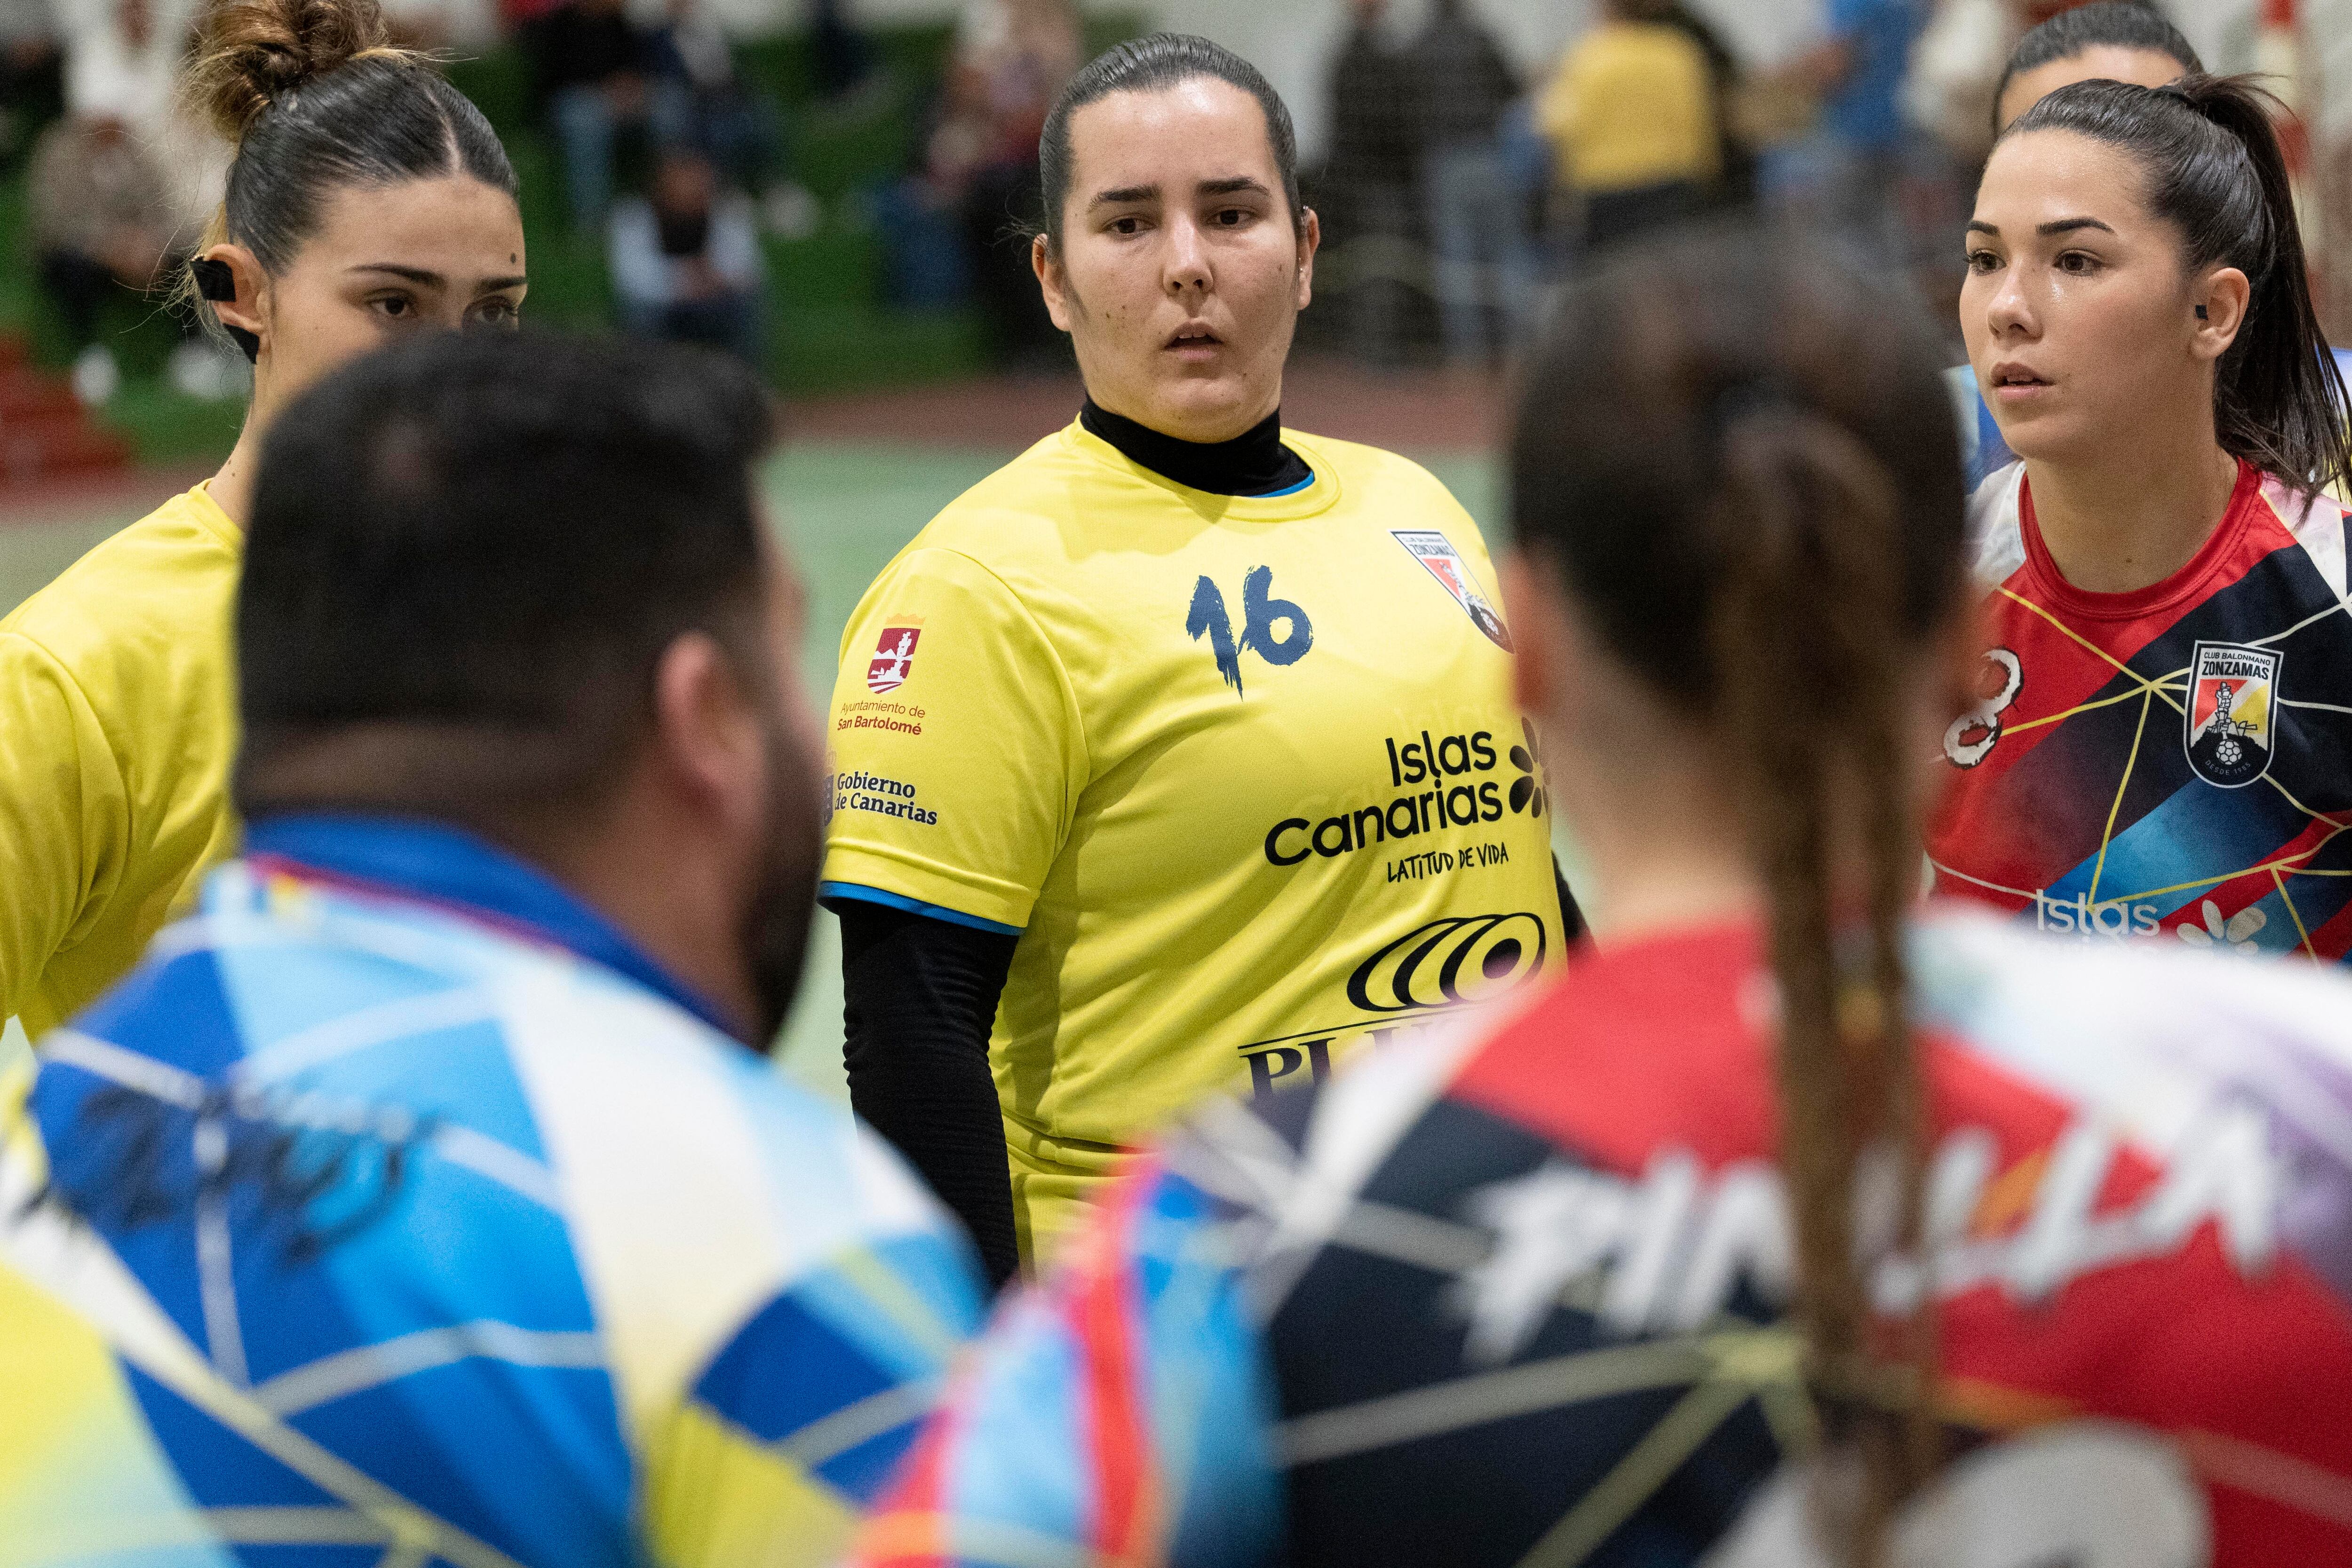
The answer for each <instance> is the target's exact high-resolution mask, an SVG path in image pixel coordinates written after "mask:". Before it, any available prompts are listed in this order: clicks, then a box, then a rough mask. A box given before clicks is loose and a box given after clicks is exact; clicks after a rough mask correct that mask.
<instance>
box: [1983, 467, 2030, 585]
mask: <svg viewBox="0 0 2352 1568" xmlns="http://www.w3.org/2000/svg"><path fill="white" fill-rule="evenodd" d="M2024 483H2025V465H2024V464H2023V463H2022V462H2017V463H2011V464H2010V465H2008V466H2007V467H2005V468H1996V469H1994V470H1993V471H1992V472H1991V473H1990V474H1988V475H1986V476H1985V477H1984V483H1983V484H1981V485H1979V486H1977V487H1976V493H1975V494H1973V495H1971V496H1970V497H1969V569H1970V570H1973V571H1974V572H1975V573H1976V574H1977V580H1978V581H1979V582H1980V583H1982V584H1983V585H1984V586H1985V587H1987V588H1992V587H1995V586H1997V585H1998V584H2000V583H2003V582H2006V581H2008V580H2009V578H2010V574H2011V573H2012V572H2014V571H2015V570H2017V569H2018V568H2019V567H2021V566H2023V565H2024V564H2025V525H2024V523H2023V521H2022V520H2021V513H2020V512H2019V510H2018V496H2019V492H2020V489H2021V486H2023V485H2024Z"/></svg>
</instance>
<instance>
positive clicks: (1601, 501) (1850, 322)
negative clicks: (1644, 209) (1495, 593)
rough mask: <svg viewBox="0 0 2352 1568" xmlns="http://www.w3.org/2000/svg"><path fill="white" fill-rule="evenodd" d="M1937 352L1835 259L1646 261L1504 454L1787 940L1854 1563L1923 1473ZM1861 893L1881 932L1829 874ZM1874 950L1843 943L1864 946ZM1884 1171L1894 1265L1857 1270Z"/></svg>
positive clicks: (1805, 1282) (1716, 256) (1626, 279)
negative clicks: (1922, 810) (1699, 767)
mask: <svg viewBox="0 0 2352 1568" xmlns="http://www.w3.org/2000/svg"><path fill="white" fill-rule="evenodd" d="M1941 363H1942V356H1941V354H1940V352H1939V350H1938V347H1937V336H1936V332H1935V329H1934V328H1933V327H1932V325H1931V324H1930V323H1929V322H1927V320H1926V319H1925V318H1924V317H1923V315H1922V313H1921V312H1920V310H1919V308H1918V307H1917V305H1916V302H1914V301H1913V300H1911V299H1910V298H1907V297H1906V296H1904V295H1902V294H1899V293H1896V292H1895V291H1893V290H1891V289H1890V288H1888V287H1885V285H1884V284H1883V283H1882V282H1881V281H1880V280H1879V278H1878V277H1877V275H1875V274H1874V273H1873V272H1871V271H1869V270H1868V269H1866V268H1864V267H1862V266H1860V265H1858V264H1857V263H1855V262H1854V261H1853V260H1852V259H1850V258H1848V257H1846V256H1843V254H1840V253H1837V252H1834V251H1831V250H1829V249H1826V248H1824V247H1822V246H1818V245H1814V244H1809V243H1808V242H1805V241H1803V240H1801V239H1800V238H1798V237H1797V236H1795V235H1783V234H1779V233H1775V232H1773V231H1770V230H1769V229H1761V228H1751V227H1743V228H1738V229H1734V230H1730V231H1727V232H1724V233H1721V234H1717V235H1712V236H1706V237H1693V238H1685V239H1683V240H1680V241H1675V242H1666V243H1663V244H1658V245H1653V246H1643V247H1636V248H1635V249H1633V250H1630V251H1628V252H1627V253H1625V254H1624V255H1623V256H1620V257H1618V258H1616V259H1615V260H1613V261H1612V263H1611V264H1610V265H1609V266H1607V267H1604V268H1603V269H1602V270H1601V272H1600V273H1599V274H1598V275H1597V276H1595V277H1592V278H1591V279H1590V280H1588V281H1586V282H1584V283H1583V284H1581V285H1580V287H1577V288H1576V289H1575V290H1574V291H1573V292H1572V293H1571V294H1570V296H1569V297H1568V298H1567V299H1566V300H1565V301H1564V303H1563V305H1562V307H1561V309H1560V311H1559V316H1558V318H1557V319H1555V321H1554V322H1553V324H1552V326H1551V329H1549V332H1548V333H1547V335H1546V339H1545V341H1544V343H1543V344H1542V346H1541V347H1540V348H1539V349H1538V352H1537V354H1536V356H1535V359H1534V361H1533V363H1532V365H1531V367H1530V370H1529V372H1528V382H1527V385H1526V388H1525V391H1524V392H1523V394H1522V398H1521V402H1520V405H1519V411H1518V416H1517V432H1516V435H1515V439H1514V442H1513V446H1512V478H1513V499H1512V507H1513V517H1514V521H1515V527H1516V530H1517V538H1518V542H1519V544H1520V546H1521V548H1522V549H1525V550H1526V551H1527V552H1528V555H1529V556H1530V558H1531V559H1533V560H1534V561H1535V562H1537V563H1538V565H1539V566H1546V567H1549V568H1551V569H1554V570H1557V571H1558V572H1559V574H1560V577H1561V579H1562V580H1563V582H1564V584H1565V586H1566V588H1567V590H1568V592H1569V594H1570V598H1571V599H1572V600H1573V601H1574V602H1575V603H1576V605H1577V606H1578V608H1579V610H1580V612H1581V613H1582V614H1583V616H1584V617H1585V618H1586V619H1587V620H1588V622H1590V624H1591V627H1592V629H1593V631H1594V632H1595V633H1596V634H1597V636H1598V637H1599V638H1600V640H1601V643H1602V644H1603V645H1604V646H1605V647H1606V648H1607V649H1608V650H1609V652H1610V653H1612V654H1613V655H1614V656H1615V657H1616V659H1618V660H1619V661H1620V662H1621V663H1622V664H1623V665H1624V666H1625V668H1626V669H1627V670H1628V671H1629V672H1630V673H1631V674H1632V675H1633V677H1634V684H1635V685H1636V686H1637V687H1638V688H1639V689H1637V690H1635V691H1631V692H1628V693H1627V694H1626V695H1625V701H1626V703H1627V705H1628V707H1629V710H1633V709H1638V707H1639V706H1642V705H1645V704H1656V705H1658V706H1663V707H1664V708H1666V709H1668V710H1670V711H1673V712H1675V713H1677V714H1679V715H1680V716H1683V717H1684V718H1685V719H1686V720H1688V721H1691V722H1693V723H1695V724H1696V725H1698V726H1699V727H1702V729H1703V730H1704V731H1705V732H1706V733H1707V734H1708V735H1710V736H1711V737H1713V738H1714V740H1715V741H1716V743H1717V747H1718V748H1719V756H1720V757H1721V759H1722V762H1723V766H1724V768H1725V771H1726V775H1727V778H1728V779H1730V780H1731V781H1732V782H1733V783H1734V784H1735V786H1736V789H1737V795H1738V801H1739V806H1740V810H1741V812H1742V816H1743V819H1744V825H1745V827H1746V830H1747V835H1748V841H1749V844H1750V846H1751V850H1752V853H1753V856H1754V860H1755V863H1756V865H1757V868H1758V872H1759V876H1760V878H1761V881H1762V883H1763V885H1764V887H1765V889H1766V892H1767V894H1768V897H1769V905H1770V910H1769V926H1770V950H1771V962H1772V969H1773V973H1774V975H1775V977H1776V978H1777V979H1778V981H1779V988H1780V1050H1779V1057H1778V1061H1779V1077H1780V1166H1781V1170H1782V1172H1783V1174H1784V1176H1785V1178H1786V1180H1787V1183H1788V1191H1789V1196H1790V1216H1791V1219H1792V1222H1793V1225H1794V1230H1795V1240H1796V1252H1797V1301H1796V1313H1797V1317H1798V1320H1799V1322H1801V1324H1802V1326H1803V1330H1804V1335H1805V1345H1806V1350H1807V1373H1808V1377H1809V1381H1810V1385H1811V1389H1812V1392H1813V1396H1814V1403H1815V1406H1816V1408H1817V1410H1818V1411H1819V1412H1820V1414H1821V1416H1822V1429H1823V1432H1824V1434H1825V1435H1826V1437H1827V1439H1828V1441H1829V1443H1830V1444H1831V1446H1832V1448H1833V1449H1835V1450H1837V1451H1838V1452H1840V1453H1842V1454H1843V1455H1846V1456H1849V1457H1851V1458H1853V1460H1855V1461H1856V1463H1857V1466H1858V1469H1859V1472H1860V1476H1861V1481H1862V1485H1861V1488H1860V1490H1859V1492H1858V1494H1853V1495H1846V1494H1844V1493H1843V1492H1841V1493H1840V1494H1839V1495H1838V1496H1836V1497H1832V1496H1830V1495H1828V1493H1827V1490H1826V1489H1825V1490H1824V1495H1823V1498H1822V1500H1823V1502H1824V1503H1825V1504H1827V1505H1830V1512H1831V1513H1832V1518H1833V1520H1834V1521H1835V1522H1836V1524H1837V1525H1838V1529H1837V1530H1836V1532H1835V1533H1836V1535H1837V1536H1838V1537H1839V1538H1841V1539H1842V1540H1843V1542H1844V1544H1845V1546H1846V1548H1847V1555H1848V1556H1849V1558H1850V1560H1851V1561H1853V1562H1856V1563H1869V1562H1875V1561H1877V1560H1879V1558H1880V1557H1881V1556H1882V1555H1883V1552H1884V1549H1885V1540H1886V1535H1887V1531H1888V1526H1889V1524H1890V1523H1891V1521H1892V1519H1893V1516H1894V1513H1895V1509H1896V1508H1897V1506H1898V1505H1899V1504H1900V1503H1901V1501H1902V1500H1904V1499H1905V1498H1906V1497H1907V1496H1909V1495H1910V1493H1911V1492H1912V1491H1914V1490H1916V1488H1917V1487H1918V1486H1919V1485H1920V1484H1922V1483H1923V1482H1924V1481H1925V1480H1926V1479H1927V1477H1928V1476H1929V1475H1930V1474H1931V1473H1932V1472H1933V1470H1934V1468H1935V1465H1936V1462H1937V1453H1936V1447H1935V1442H1936V1430H1937V1428H1936V1425H1935V1421H1934V1412H1933V1408H1932V1405H1931V1400H1930V1390H1931V1387H1932V1374H1933V1367H1934V1355H1935V1334H1934V1327H1933V1322H1932V1320H1931V1318H1930V1316H1929V1315H1928V1314H1929V1312H1931V1310H1932V1292H1923V1293H1922V1297H1921V1301H1920V1303H1919V1304H1918V1306H1917V1307H1916V1309H1915V1310H1914V1312H1913V1315H1912V1316H1911V1318H1910V1319H1909V1321H1908V1322H1907V1324H1906V1327H1905V1330H1904V1333H1903V1335H1902V1340H1901V1352H1902V1354H1901V1355H1900V1356H1899V1357H1898V1358H1896V1359H1895V1360H1892V1361H1889V1360H1887V1359H1885V1358H1883V1357H1881V1356H1880V1355H1879V1354H1876V1351H1877V1349H1878V1347H1879V1346H1880V1345H1881V1343H1882V1342H1881V1341H1880V1339H1879V1338H1878V1336H1877V1333H1876V1332H1875V1318H1874V1309H1873V1304H1872V1301H1871V1296H1870V1290H1869V1279H1870V1274H1871V1268H1872V1263H1873V1261H1874V1257H1873V1254H1874V1249H1884V1248H1885V1246H1886V1245H1888V1244H1890V1243H1891V1244H1893V1245H1894V1246H1895V1247H1898V1248H1900V1249H1902V1250H1904V1251H1906V1252H1908V1253H1910V1254H1911V1255H1913V1256H1916V1255H1917V1253H1918V1249H1919V1247H1920V1243H1921V1238H1922V1234H1923V1227H1922V1222H1921V1214H1922V1208H1923V1204H1924V1192H1925V1185H1926V1184H1925V1170H1926V1165H1927V1108H1926V1104H1925V1096H1924V1093H1923V1091H1922V1088H1921V1084H1920V1077H1919V1067H1918V1063H1917V1061H1916V1056H1915V1053H1914V1048H1913V1040H1912V1035H1911V1031H1910V1028H1909V1024H1908V1021H1907V1006H1906V1002H1907V994H1908V988H1907V980H1906V971H1905V962H1904V951H1903V915H1904V911H1905V909H1906V907H1907V906H1908V904H1909V903H1910V901H1911V898H1912V896H1913V892H1914V890H1915V888H1916V883H1917V873H1918V863H1919V862H1918V855H1919V852H1918V847H1917V846H1918V837H1917V823H1916V821H1913V813H1912V805H1911V800H1910V796H1909V792H1908V791H1907V790H1906V789H1903V788H1901V787H1900V785H1899V783H1898V782H1897V780H1899V779H1901V778H1902V777H1903V775H1904V774H1905V773H1906V771H1907V770H1908V768H1909V767H1910V764H1911V760H1912V758H1911V757H1910V755H1909V747H1908V746H1907V743H1906V706H1907V703H1906V691H1907V688H1908V685H1909V682H1910V679H1911V676H1912V673H1913V672H1914V671H1916V669H1917V668H1918V663H1919V660H1920V658H1921V657H1922V655H1923V653H1924V652H1925V650H1926V649H1927V646H1928V644H1929V643H1930V640H1931V639H1932V638H1933V637H1934V636H1936V635H1937V633H1938V632H1940V631H1941V629H1942V628H1944V627H1945V626H1947V625H1948V623H1949V622H1950V618H1951V616H1952V615H1953V614H1955V613H1956V612H1958V609H1959V607H1960V606H1961V604H1962V603H1963V602H1964V599H1965V594H1964V581H1965V574H1964V572H1963V570H1962V564H1961V563H1962V538H1963V523H1962V515H1963V509H1964V496H1963V490H1962V486H1961V478H1960V468H1959V453H1958V436H1957V434H1956V432H1955V431H1954V428H1953V423H1952V418H1951V413H1950V406H1949V403H1948V401H1947V399H1946V394H1945V393H1944V392H1943V390H1942V385H1941V382H1940V379H1939V376H1938V367H1939V366H1940V365H1941ZM1857 862H1860V863H1862V864H1864V865H1866V866H1867V868H1868V876H1867V888H1866V901H1865V906H1864V911H1861V912H1857V911H1852V910H1849V909H1847V908H1845V907H1843V905H1841V904H1839V902H1838V899H1839V894H1838V893H1837V891H1836V886H1835V881H1834V878H1835V874H1836V872H1837V869H1838V868H1840V867H1844V866H1850V865H1853V864H1855V863H1857ZM1854 913H1866V916H1867V918H1866V921H1865V923H1864V929H1863V930H1861V931H1858V932H1856V933H1854V939H1853V940H1851V941H1848V940H1845V939H1843V936H1842V932H1843V929H1844V928H1845V925H1846V921H1847V918H1848V917H1849V916H1850V915H1852V914H1854ZM1875 1151H1885V1152H1889V1153H1892V1154H1893V1155H1895V1172H1896V1176H1897V1179H1896V1183H1895V1187H1896V1191H1897V1192H1898V1193H1899V1196H1900V1203H1899V1205H1898V1206H1897V1212H1898V1214H1899V1216H1900V1219H1899V1222H1898V1224H1897V1226H1896V1227H1895V1231H1894V1233H1893V1234H1892V1235H1886V1236H1873V1237H1870V1238H1866V1240H1867V1241H1868V1242H1869V1245H1868V1246H1858V1245H1857V1235H1856V1224H1857V1218H1856V1217H1857V1210H1858V1209H1863V1208H1867V1207H1869V1206H1867V1205H1864V1204H1863V1203H1862V1202H1861V1201H1860V1197H1861V1193H1862V1190H1863V1189H1864V1187H1865V1186H1867V1185H1868V1183H1869V1180H1870V1177H1871V1172H1872V1170H1873V1169H1874V1168H1875V1167H1877V1166H1879V1165H1880V1164H1881V1162H1880V1161H1879V1160H1878V1158H1877V1156H1876V1154H1875V1153H1874V1152H1875Z"/></svg>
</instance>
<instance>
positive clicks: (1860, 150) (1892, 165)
mask: <svg viewBox="0 0 2352 1568" xmlns="http://www.w3.org/2000/svg"><path fill="white" fill-rule="evenodd" d="M1930 8H1931V6H1930V0H1829V34H1830V36H1829V37H1827V38H1826V39H1824V40H1822V42H1821V43H1819V44H1817V45H1815V46H1814V47H1812V48H1811V49H1809V50H1807V51H1806V52H1805V53H1804V54H1803V55H1801V56H1800V57H1798V58H1797V59H1796V60H1794V61H1792V62H1791V63H1790V65H1789V66H1788V67H1787V68H1786V74H1787V75H1788V76H1790V78H1793V79H1794V80H1796V81H1797V82H1798V83H1800V84H1801V85H1802V86H1804V87H1807V88H1810V89H1811V90H1812V91H1814V92H1815V93H1816V94H1818V95H1819V97H1820V99H1821V105H1822V110H1821V119H1820V122H1819V124H1818V125H1817V126H1816V127H1815V130H1814V132H1813V134H1812V135H1811V136H1809V137H1806V138H1803V139H1802V140H1801V141H1799V142H1797V143H1796V144H1794V145H1792V146H1790V147H1788V148H1783V149H1777V150H1775V152H1773V154H1772V155H1771V158H1770V160H1769V166H1768V167H1769V172H1768V173H1767V175H1766V177H1765V183H1766V185H1767V186H1768V194H1769V195H1770V196H1771V198H1772V199H1774V200H1775V201H1776V202H1778V203H1780V204H1783V205H1786V206H1789V207H1792V208H1795V209H1797V210H1800V211H1802V212H1805V213H1809V214H1812V215H1814V216H1815V217H1817V218H1819V219H1822V220H1824V221H1827V222H1830V223H1835V224H1843V225H1850V226H1852V227H1854V228H1858V229H1861V230H1864V231H1865V232H1869V233H1873V234H1874V235H1878V236H1879V237H1880V238H1881V239H1882V240H1883V241H1884V242H1885V244H1886V245H1887V246H1888V247H1889V248H1890V249H1895V248H1897V247H1899V246H1900V244H1901V235H1900V234H1899V231H1898V230H1897V229H1896V227H1895V225H1896V222H1897V220H1898V219H1899V217H1900V215H1901V214H1900V213H1899V211H1898V210H1897V208H1896V206H1895V201H1894V199H1893V198H1894V197H1895V193H1897V192H1899V191H1900V190H1901V189H1902V188H1903V185H1904V183H1905V182H1904V175H1905V169H1904V150H1905V142H1906V134H1907V132H1906V122H1905V119H1904V113H1903V103H1902V98H1903V84H1904V78H1905V75H1906V72H1907V71H1908V69H1909V68H1910V62H1911V47H1912V45H1913V44H1914V43H1915V42H1916V41H1917V39H1918V37H1919V35H1920V33H1921V31H1922V30H1923V29H1924V28H1925V27H1926V26H1927V16H1928V12H1929V10H1930Z"/></svg>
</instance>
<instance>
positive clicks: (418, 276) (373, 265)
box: [352, 261, 449, 288]
mask: <svg viewBox="0 0 2352 1568" xmlns="http://www.w3.org/2000/svg"><path fill="white" fill-rule="evenodd" d="M352 271H353V272H387V273H390V274H391V275H392V276H393V277H398V278H402V279H404V280H405V281H407V282H410V283H414V284H415V285H416V286H417V287H420V288H446V287H448V285H449V280H448V279H447V278H446V277H442V276H441V275H440V274H439V273H437V272H427V271H426V270H425V268H423V267H402V266H399V265H397V264H396V263H394V262H389V261H363V262H362V263H360V264H359V265H358V266H357V267H352Z"/></svg>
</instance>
